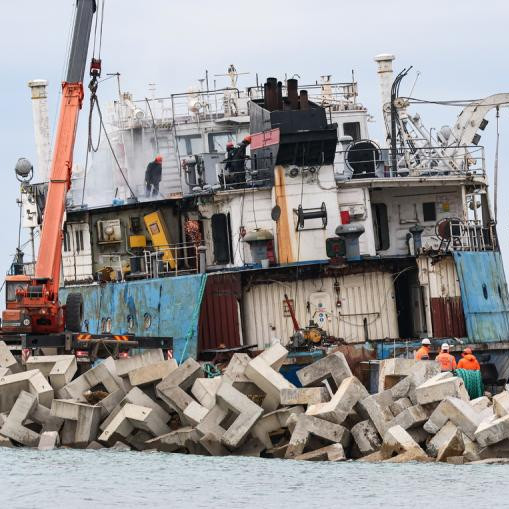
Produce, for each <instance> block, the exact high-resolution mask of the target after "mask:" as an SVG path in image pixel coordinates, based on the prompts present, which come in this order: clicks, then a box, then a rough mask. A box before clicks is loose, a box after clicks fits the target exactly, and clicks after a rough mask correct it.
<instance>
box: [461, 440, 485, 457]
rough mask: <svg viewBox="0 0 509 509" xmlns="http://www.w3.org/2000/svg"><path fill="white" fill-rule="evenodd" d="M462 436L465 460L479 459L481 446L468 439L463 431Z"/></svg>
mask: <svg viewBox="0 0 509 509" xmlns="http://www.w3.org/2000/svg"><path fill="white" fill-rule="evenodd" d="M462 438H463V443H464V444H465V450H464V452H463V457H464V458H465V461H476V460H480V459H481V456H480V453H481V451H482V450H483V447H481V446H480V445H479V444H478V443H477V442H476V441H475V440H470V438H468V437H467V435H465V433H463V435H462Z"/></svg>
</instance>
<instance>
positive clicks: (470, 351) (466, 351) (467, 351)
mask: <svg viewBox="0 0 509 509" xmlns="http://www.w3.org/2000/svg"><path fill="white" fill-rule="evenodd" d="M463 353H464V354H465V355H468V354H472V349H471V348H470V347H469V346H467V347H466V348H465V350H463Z"/></svg>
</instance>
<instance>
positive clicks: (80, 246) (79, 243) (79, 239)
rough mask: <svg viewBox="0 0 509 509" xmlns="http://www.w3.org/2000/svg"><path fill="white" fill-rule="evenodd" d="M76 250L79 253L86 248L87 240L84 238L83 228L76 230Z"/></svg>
mask: <svg viewBox="0 0 509 509" xmlns="http://www.w3.org/2000/svg"><path fill="white" fill-rule="evenodd" d="M75 235H76V252H77V253H79V252H80V251H84V250H85V242H84V240H83V230H81V229H80V230H76V232H75Z"/></svg>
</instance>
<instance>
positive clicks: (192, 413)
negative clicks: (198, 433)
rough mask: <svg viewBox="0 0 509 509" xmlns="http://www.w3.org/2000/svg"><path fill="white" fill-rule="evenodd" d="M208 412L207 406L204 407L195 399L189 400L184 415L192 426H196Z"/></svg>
mask: <svg viewBox="0 0 509 509" xmlns="http://www.w3.org/2000/svg"><path fill="white" fill-rule="evenodd" d="M208 412H209V409H208V408H205V407H204V406H202V405H200V404H199V403H197V402H196V401H191V403H190V404H189V405H187V407H186V409H185V410H184V417H185V418H186V421H187V422H189V423H190V424H191V425H192V426H196V425H197V424H199V423H200V422H201V421H203V419H204V418H205V416H206V415H207V413H208Z"/></svg>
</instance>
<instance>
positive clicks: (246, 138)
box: [243, 134, 251, 145]
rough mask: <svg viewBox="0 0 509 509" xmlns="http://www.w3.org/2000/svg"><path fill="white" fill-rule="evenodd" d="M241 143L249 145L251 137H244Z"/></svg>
mask: <svg viewBox="0 0 509 509" xmlns="http://www.w3.org/2000/svg"><path fill="white" fill-rule="evenodd" d="M243 141H244V143H245V144H246V145H249V144H250V143H251V135H250V134H248V135H247V136H244V140H243Z"/></svg>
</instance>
